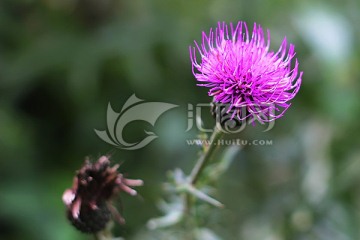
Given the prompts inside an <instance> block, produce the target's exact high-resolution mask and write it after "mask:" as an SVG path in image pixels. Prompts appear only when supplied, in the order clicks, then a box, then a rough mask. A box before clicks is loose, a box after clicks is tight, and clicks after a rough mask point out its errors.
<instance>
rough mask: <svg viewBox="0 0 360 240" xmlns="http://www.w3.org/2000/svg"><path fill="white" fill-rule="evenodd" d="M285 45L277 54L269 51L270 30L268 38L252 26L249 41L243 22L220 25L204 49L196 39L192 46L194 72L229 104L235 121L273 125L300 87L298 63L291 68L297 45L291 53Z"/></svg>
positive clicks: (205, 38) (218, 98)
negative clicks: (271, 122) (197, 55)
mask: <svg viewBox="0 0 360 240" xmlns="http://www.w3.org/2000/svg"><path fill="white" fill-rule="evenodd" d="M287 45H288V44H287V40H286V37H285V38H284V40H283V42H282V44H281V46H280V48H279V50H278V51H277V52H276V53H274V52H272V51H269V46H270V32H269V30H268V31H267V40H265V36H264V32H263V29H262V28H261V26H260V25H256V23H254V28H253V32H252V35H251V38H250V36H249V31H248V27H247V25H246V23H245V22H238V24H237V25H236V26H235V27H234V25H233V24H232V23H230V26H228V25H227V24H225V22H222V23H220V22H219V23H218V27H217V28H216V29H215V31H213V30H212V29H210V32H209V34H208V35H207V34H206V33H205V32H203V33H202V42H201V44H200V45H199V44H198V43H197V42H196V41H195V46H196V47H190V59H191V62H192V71H193V74H194V76H195V78H196V79H197V81H198V82H199V83H198V84H197V85H198V86H203V87H207V88H209V89H210V90H209V92H208V95H209V96H212V97H213V101H214V102H215V103H216V104H225V105H228V108H227V111H226V113H227V114H228V115H231V119H233V118H235V117H236V118H237V119H239V120H240V121H242V120H245V119H246V118H250V119H253V120H258V121H259V122H260V123H264V122H270V121H273V120H275V119H277V118H280V117H281V116H283V115H284V113H285V111H286V110H287V109H288V108H289V107H290V105H291V104H290V103H288V101H289V100H291V99H292V98H294V97H295V95H296V94H297V92H298V91H299V88H300V84H301V77H302V74H303V72H300V74H298V66H299V63H298V61H297V59H295V65H294V67H293V68H291V62H292V59H293V58H294V56H295V47H294V45H293V44H290V46H289V49H288V51H287ZM197 52H198V53H199V54H200V57H201V61H200V62H198V60H197V57H196V54H197ZM286 53H287V54H286Z"/></svg>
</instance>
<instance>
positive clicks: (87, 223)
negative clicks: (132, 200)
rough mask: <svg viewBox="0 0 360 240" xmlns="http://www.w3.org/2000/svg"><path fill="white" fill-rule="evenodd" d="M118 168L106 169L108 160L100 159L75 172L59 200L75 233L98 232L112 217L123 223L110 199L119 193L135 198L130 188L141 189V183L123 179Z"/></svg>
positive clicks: (88, 162) (87, 161) (107, 158)
mask: <svg viewBox="0 0 360 240" xmlns="http://www.w3.org/2000/svg"><path fill="white" fill-rule="evenodd" d="M118 168H119V165H118V164H116V165H115V166H113V167H110V160H109V157H107V156H102V157H100V158H99V159H98V160H97V161H96V162H95V163H91V162H90V161H89V160H88V159H87V160H85V163H84V165H83V167H82V168H81V169H80V170H79V171H77V174H76V176H75V178H74V181H73V186H72V188H69V189H67V190H65V192H64V194H63V196H62V199H63V202H64V203H65V205H66V207H67V216H68V218H69V220H70V221H71V223H72V224H73V225H74V226H75V227H76V228H77V229H78V230H80V231H82V232H87V233H96V232H99V231H101V230H102V229H104V228H105V226H106V224H107V223H108V222H109V221H110V219H111V217H112V216H113V217H115V219H116V220H117V221H118V222H120V223H124V219H123V218H122V216H121V215H120V214H119V213H118V211H117V210H116V208H115V207H114V206H113V205H112V203H111V200H112V199H113V198H114V197H115V196H116V195H117V194H118V193H119V192H120V191H124V192H126V193H128V194H130V195H132V196H134V195H136V194H137V192H136V191H135V190H134V189H132V188H131V187H136V186H141V185H143V181H142V180H138V179H127V178H125V177H124V176H123V175H122V174H121V173H119V172H118V171H117V169H118Z"/></svg>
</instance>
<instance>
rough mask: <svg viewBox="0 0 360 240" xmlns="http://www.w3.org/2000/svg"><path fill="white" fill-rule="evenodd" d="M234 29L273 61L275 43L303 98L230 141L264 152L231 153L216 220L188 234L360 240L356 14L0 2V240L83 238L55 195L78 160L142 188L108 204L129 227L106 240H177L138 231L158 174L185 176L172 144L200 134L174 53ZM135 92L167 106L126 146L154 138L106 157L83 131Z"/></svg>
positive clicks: (198, 96) (216, 1)
mask: <svg viewBox="0 0 360 240" xmlns="http://www.w3.org/2000/svg"><path fill="white" fill-rule="evenodd" d="M239 20H243V21H246V22H247V23H248V24H249V25H250V26H251V27H252V23H253V22H257V23H259V24H261V25H262V26H263V27H264V28H268V29H270V30H271V36H272V44H271V49H272V50H277V48H278V46H279V45H280V43H281V40H282V38H283V37H284V36H285V35H286V36H287V38H288V39H289V41H290V42H292V43H294V44H295V45H296V52H297V58H298V59H299V62H300V69H301V70H302V71H304V76H303V84H302V87H301V90H300V92H299V94H298V95H297V97H296V98H295V99H294V101H293V105H292V107H291V108H290V109H289V110H288V111H287V113H286V114H285V116H284V117H283V118H281V119H280V120H278V121H277V122H276V125H275V127H274V128H273V129H272V130H271V131H268V132H263V130H264V127H263V126H257V127H247V128H246V130H245V131H243V132H241V133H240V134H239V137H240V138H241V139H247V140H253V139H267V140H272V143H273V144H272V145H271V146H246V147H245V148H243V149H241V150H240V151H239V152H238V153H237V154H236V157H235V160H234V162H233V163H232V165H231V168H230V169H229V170H228V171H227V172H226V174H225V175H224V176H223V177H222V178H221V181H219V182H218V183H217V187H218V191H217V192H216V194H215V196H216V198H217V199H219V200H220V201H221V202H223V203H224V204H225V205H226V208H225V210H219V209H214V208H211V211H210V213H209V216H208V217H207V218H206V221H202V222H201V223H199V224H200V225H201V227H206V228H209V229H211V230H212V231H213V233H214V234H216V235H218V236H219V237H221V239H225V240H227V239H229V240H233V239H245V240H283V239H284V240H285V239H291V240H292V239H299V240H303V239H304V240H305V239H306V240H307V239H324V240H325V239H326V240H328V239H336V240H347V239H349V240H350V239H360V150H359V146H360V137H359V135H360V121H359V118H360V101H359V98H358V95H359V94H360V73H359V67H360V49H359V46H360V45H359V40H360V27H359V23H360V2H359V1H357V0H345V1H335V0H333V1H326V0H323V1H310V0H304V1H300V0H299V1H294V0H292V1H285V0H274V1H265V0H255V1H245V0H242V1H235V0H222V1H220V0H197V1H180V0H172V1H165V0H153V1H146V0H143V1H141V0H131V1H130V0H128V1H125V0H102V1H98V0H42V1H34V0H1V1H0V179H1V181H0V239H4V240H13V239H37V240H49V239H51V240H63V239H80V240H82V239H84V240H85V239H92V238H91V236H88V235H84V234H81V233H79V232H77V231H76V230H75V229H74V228H73V227H72V226H71V225H70V224H68V222H67V219H66V217H65V214H64V212H65V207H64V205H63V203H62V201H61V195H62V193H63V191H64V190H65V189H66V188H69V187H70V186H71V184H72V177H73V175H74V172H75V170H76V169H78V168H79V167H80V166H81V164H82V163H83V160H84V158H85V156H92V157H93V158H97V157H98V156H100V155H102V154H106V153H109V152H111V153H112V154H113V158H112V159H113V161H114V162H122V163H123V164H122V166H121V169H122V171H123V172H127V173H128V176H129V177H130V178H142V179H143V180H144V181H145V186H144V187H141V188H139V189H138V190H139V193H140V195H141V196H140V197H135V198H131V197H129V196H125V194H123V195H122V202H123V206H124V210H123V215H124V217H125V219H126V220H127V223H126V225H124V226H117V227H116V229H115V230H116V234H117V235H119V236H124V237H126V238H127V239H186V238H184V237H183V238H181V237H176V236H178V235H179V236H180V235H182V234H183V233H182V232H181V230H179V229H177V230H176V231H175V232H171V231H170V230H167V229H166V230H164V231H150V230H147V228H146V222H147V221H148V220H149V219H150V218H152V217H157V216H160V215H161V212H160V211H159V210H158V208H157V206H156V204H157V202H158V201H159V200H160V199H161V198H162V197H163V196H164V194H163V191H162V189H161V185H162V183H163V182H164V181H166V173H167V172H168V171H169V170H172V169H174V168H176V167H181V168H183V169H184V171H185V172H189V171H190V169H191V167H192V165H193V163H194V161H195V157H196V153H197V151H198V148H197V147H196V146H188V145H187V144H186V139H191V138H196V135H197V133H198V132H197V131H196V129H192V130H191V131H189V132H185V129H186V127H187V104H188V103H191V104H197V103H206V102H208V101H209V98H208V96H207V94H206V92H207V90H206V89H204V88H198V87H196V86H195V84H196V82H195V79H194V77H193V76H192V73H191V64H190V60H189V56H188V55H189V54H188V46H189V45H191V44H193V40H200V39H201V31H203V30H205V31H208V29H209V28H210V27H214V26H216V24H217V22H218V21H227V22H229V21H232V22H237V21H239ZM133 93H135V94H136V95H137V97H139V98H141V99H145V100H147V101H161V102H168V103H172V104H177V105H179V107H178V108H177V109H175V110H172V111H169V112H168V113H166V114H164V115H163V116H162V117H161V118H160V119H159V121H158V122H157V124H156V126H155V127H152V126H150V125H146V124H144V123H133V125H132V126H130V125H129V129H128V130H127V137H128V139H129V141H131V140H133V141H136V140H140V139H142V138H143V137H144V136H145V135H144V132H143V131H142V130H143V129H146V130H148V131H153V132H155V133H156V134H157V135H158V136H159V138H158V139H156V140H155V141H153V142H152V143H150V144H149V145H148V146H146V147H145V148H142V149H139V150H136V151H126V150H119V149H118V150H116V149H115V148H113V147H112V146H111V145H109V144H107V143H105V142H103V141H102V140H100V138H99V137H97V135H96V134H95V133H94V128H95V129H99V130H104V129H105V128H106V109H107V104H108V102H111V104H112V106H113V108H114V110H116V111H120V109H121V107H122V105H123V104H124V103H125V101H126V100H127V99H128V98H129V97H130V96H131V95H132V94H133ZM205 122H206V124H207V125H208V126H211V125H212V124H213V120H211V119H210V118H205ZM137 124H138V125H137ZM125 138H126V137H125ZM169 233H171V235H166V234H169ZM208 239H210V238H208Z"/></svg>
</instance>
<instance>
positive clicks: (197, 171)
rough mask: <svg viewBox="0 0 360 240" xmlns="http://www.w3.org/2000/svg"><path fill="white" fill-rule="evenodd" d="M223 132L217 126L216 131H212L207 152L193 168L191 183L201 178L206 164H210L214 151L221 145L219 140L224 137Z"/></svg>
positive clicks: (193, 183)
mask: <svg viewBox="0 0 360 240" xmlns="http://www.w3.org/2000/svg"><path fill="white" fill-rule="evenodd" d="M222 135H223V132H222V131H220V130H219V129H218V128H217V127H216V126H215V128H214V132H213V133H212V135H211V137H210V141H209V146H208V147H207V148H206V149H205V152H204V153H203V154H202V155H201V156H200V158H199V159H198V161H197V162H196V164H195V166H194V168H193V170H192V171H191V174H190V177H189V183H190V184H192V185H195V183H196V182H197V180H198V179H199V177H200V175H201V173H202V171H203V170H204V168H205V166H206V165H207V164H208V162H209V160H210V159H211V156H212V154H213V153H214V151H215V149H216V147H217V146H218V145H219V144H218V140H219V139H220V138H221V137H222Z"/></svg>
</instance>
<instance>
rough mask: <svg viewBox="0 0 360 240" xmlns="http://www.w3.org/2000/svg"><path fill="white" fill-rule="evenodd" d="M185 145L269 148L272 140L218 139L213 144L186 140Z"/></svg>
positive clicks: (205, 140) (204, 140) (209, 141)
mask: <svg viewBox="0 0 360 240" xmlns="http://www.w3.org/2000/svg"><path fill="white" fill-rule="evenodd" d="M186 144H187V145H189V146H192V145H198V146H203V145H212V144H213V145H218V146H251V145H254V146H271V145H272V144H273V140H269V139H266V140H265V139H255V140H246V139H239V138H237V139H219V140H217V141H215V142H212V141H211V140H209V139H187V140H186Z"/></svg>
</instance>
